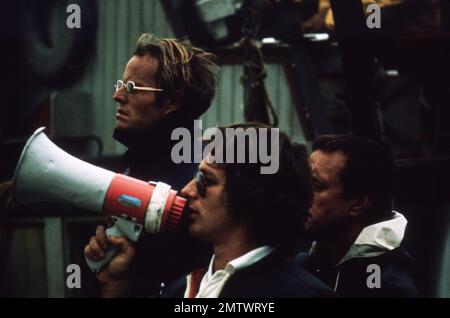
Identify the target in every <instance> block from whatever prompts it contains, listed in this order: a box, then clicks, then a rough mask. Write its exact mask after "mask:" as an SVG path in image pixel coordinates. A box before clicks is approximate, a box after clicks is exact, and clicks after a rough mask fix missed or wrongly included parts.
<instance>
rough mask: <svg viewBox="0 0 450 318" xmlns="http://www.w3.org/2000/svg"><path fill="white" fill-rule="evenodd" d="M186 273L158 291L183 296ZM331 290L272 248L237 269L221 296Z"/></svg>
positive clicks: (305, 294) (306, 295)
mask: <svg viewBox="0 0 450 318" xmlns="http://www.w3.org/2000/svg"><path fill="white" fill-rule="evenodd" d="M186 282H187V278H186V276H183V277H181V278H180V279H178V280H177V281H175V282H173V283H172V284H171V285H169V286H168V287H167V288H166V289H165V290H163V291H162V292H161V293H160V296H162V297H165V298H182V297H184V292H185V290H186ZM334 295H335V294H334V292H333V291H332V290H331V289H330V288H328V287H327V286H326V285H325V284H323V283H322V282H321V281H319V280H318V279H317V278H315V277H314V276H313V275H311V274H310V273H308V272H307V271H305V270H303V269H302V268H299V267H298V266H296V265H295V263H294V262H293V261H292V260H290V259H288V258H287V257H284V256H282V255H281V254H279V253H277V252H274V253H272V254H270V255H268V256H266V257H264V258H263V259H261V260H260V261H258V262H256V263H254V264H252V265H250V266H248V267H245V268H243V269H240V270H237V271H236V272H235V273H234V274H233V275H232V276H231V277H230V278H229V279H228V281H227V282H226V283H225V285H224V287H223V289H222V291H221V293H220V296H219V297H220V298H235V297H241V298H252V297H256V298H319V297H320V298H323V297H334Z"/></svg>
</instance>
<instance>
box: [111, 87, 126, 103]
mask: <svg viewBox="0 0 450 318" xmlns="http://www.w3.org/2000/svg"><path fill="white" fill-rule="evenodd" d="M127 98H128V95H127V94H126V90H125V86H122V87H120V88H119V89H116V91H115V92H114V95H113V100H114V101H115V102H117V103H119V104H124V103H126V102H127Z"/></svg>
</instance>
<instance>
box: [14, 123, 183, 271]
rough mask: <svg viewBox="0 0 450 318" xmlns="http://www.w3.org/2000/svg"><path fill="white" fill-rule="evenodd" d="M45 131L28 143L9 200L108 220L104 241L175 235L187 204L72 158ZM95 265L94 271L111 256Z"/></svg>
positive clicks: (165, 189) (152, 185) (158, 187)
mask: <svg viewBox="0 0 450 318" xmlns="http://www.w3.org/2000/svg"><path fill="white" fill-rule="evenodd" d="M44 129H45V127H42V128H39V129H38V130H36V131H35V133H34V134H33V135H32V136H31V137H30V139H29V140H28V141H27V143H26V145H25V147H24V150H23V151H22V154H21V156H20V159H19V163H18V164H17V167H16V170H15V172H14V178H13V189H12V199H13V202H14V203H15V204H16V205H20V204H25V203H44V202H45V203H59V204H66V205H70V206H75V207H79V208H83V209H88V210H91V211H94V212H96V213H99V214H100V213H104V214H107V215H110V216H111V218H112V219H113V221H114V226H113V227H112V228H109V229H108V230H107V231H106V233H107V235H114V236H126V237H127V238H129V239H130V240H133V241H137V240H138V239H139V237H140V235H141V234H142V229H145V231H146V232H148V233H155V234H156V233H160V232H164V231H176V230H177V229H178V228H179V226H180V223H181V219H182V215H183V212H184V210H185V207H186V199H184V198H182V197H180V196H178V195H177V191H175V190H172V189H171V187H170V186H169V185H167V184H165V183H162V182H148V183H147V182H144V181H141V180H137V179H134V178H131V177H128V176H125V175H121V174H116V173H114V172H111V171H109V170H106V169H103V168H99V167H96V166H94V165H92V164H89V163H87V162H84V161H82V160H80V159H78V158H75V157H73V156H71V155H69V154H68V153H66V152H65V151H63V150H62V149H60V148H59V147H58V146H56V145H55V144H54V143H52V142H51V141H50V139H48V137H47V136H46V135H45V133H44ZM116 253H117V251H115V250H111V251H108V253H107V257H106V258H105V259H104V260H102V261H100V262H94V261H92V260H88V265H89V266H90V267H91V269H92V270H93V271H99V270H100V269H101V268H102V267H103V266H104V265H105V264H106V263H107V262H108V261H109V260H110V259H111V258H112V257H114V255H115V254H116Z"/></svg>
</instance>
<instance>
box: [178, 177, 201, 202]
mask: <svg viewBox="0 0 450 318" xmlns="http://www.w3.org/2000/svg"><path fill="white" fill-rule="evenodd" d="M195 182H196V181H195V179H192V180H191V181H190V182H189V183H188V184H186V185H185V186H184V188H183V189H182V190H181V195H183V196H184V197H186V198H189V199H195V198H197V197H198V192H197V187H196V185H195Z"/></svg>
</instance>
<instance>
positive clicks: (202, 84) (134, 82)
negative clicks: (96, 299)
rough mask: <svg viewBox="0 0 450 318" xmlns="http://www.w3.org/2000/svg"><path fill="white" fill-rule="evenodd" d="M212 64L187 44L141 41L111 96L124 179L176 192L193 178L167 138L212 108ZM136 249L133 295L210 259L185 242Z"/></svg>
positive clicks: (153, 240)
mask: <svg viewBox="0 0 450 318" xmlns="http://www.w3.org/2000/svg"><path fill="white" fill-rule="evenodd" d="M213 59H214V56H213V55H212V54H210V53H207V52H205V51H203V50H201V49H199V48H196V47H194V46H192V45H191V44H190V43H188V42H186V41H179V40H176V39H161V38H158V37H156V36H154V35H150V34H142V35H141V36H140V38H139V40H138V43H137V47H136V50H135V52H134V54H133V56H132V57H131V59H130V60H129V61H128V63H127V65H126V67H125V71H124V74H123V77H122V79H120V80H118V81H117V84H116V92H115V94H114V96H113V99H114V101H116V102H117V103H118V106H117V114H116V119H117V122H116V127H115V130H114V138H115V139H116V140H118V141H119V142H121V143H122V144H124V145H125V146H126V147H127V148H128V150H127V152H126V153H125V156H124V161H125V164H126V165H127V169H126V171H125V174H127V175H129V176H131V177H134V178H138V179H141V180H144V181H149V180H158V181H162V182H165V183H167V184H170V185H171V186H172V187H174V188H175V189H180V188H181V187H182V186H183V185H185V184H186V182H187V181H188V180H190V179H191V178H192V175H193V173H194V171H195V169H196V166H195V165H194V164H193V163H180V164H175V163H174V162H173V161H172V158H171V150H172V147H173V145H174V144H175V141H172V140H171V134H172V131H173V130H174V129H175V128H178V127H183V128H187V129H189V130H190V131H191V132H192V130H193V126H194V119H197V118H198V117H199V116H200V115H202V114H203V113H204V112H205V111H206V110H207V109H208V108H209V106H210V105H211V102H212V100H213V98H214V95H215V92H216V83H217V78H216V68H217V66H216V65H215V64H214V63H213ZM136 248H137V250H138V251H139V250H141V249H142V250H145V251H147V254H146V253H143V252H142V253H138V259H137V261H136V262H135V265H134V268H133V269H132V292H133V294H134V295H137V296H138V295H148V294H149V293H151V292H154V291H156V290H158V289H159V287H160V284H161V282H163V281H167V280H171V279H173V278H174V277H176V276H178V275H179V274H180V273H181V272H180V271H185V270H187V269H189V268H192V267H195V266H197V265H198V263H199V262H201V261H202V259H203V258H205V257H206V256H207V255H208V249H207V248H206V247H205V246H203V245H200V244H199V243H198V242H196V241H193V240H189V239H187V238H186V239H183V240H180V239H179V238H176V237H144V238H142V240H141V241H140V242H139V243H138V245H137V246H136ZM155 255H158V257H157V258H155V257H154V256H155ZM188 255H191V256H192V257H189V258H188V257H187V256H188ZM150 265H151V266H152V267H153V268H155V269H156V270H158V271H159V276H158V277H156V276H155V275H154V274H153V272H150V271H148V270H147V268H148V267H149V266H150ZM143 280H145V281H146V284H145V285H143V283H142V281H143Z"/></svg>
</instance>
